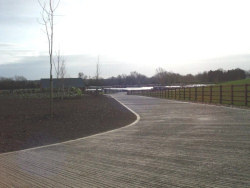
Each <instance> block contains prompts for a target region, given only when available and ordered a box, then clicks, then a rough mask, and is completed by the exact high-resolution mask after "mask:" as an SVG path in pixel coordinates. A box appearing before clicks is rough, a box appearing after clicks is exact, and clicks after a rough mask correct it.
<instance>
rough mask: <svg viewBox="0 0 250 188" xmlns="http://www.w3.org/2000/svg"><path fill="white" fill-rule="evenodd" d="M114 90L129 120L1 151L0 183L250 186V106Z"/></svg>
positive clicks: (39, 185) (59, 185)
mask: <svg viewBox="0 0 250 188" xmlns="http://www.w3.org/2000/svg"><path fill="white" fill-rule="evenodd" d="M114 97H115V98H116V99H117V100H119V101H121V102H122V103H124V104H125V105H127V106H128V107H129V108H131V109H133V110H134V111H135V112H137V113H138V114H139V115H140V117H141V120H140V121H139V122H138V123H137V124H135V125H133V126H127V127H124V128H120V129H117V130H115V131H111V132H108V133H105V134H99V135H96V136H90V137H87V138H84V139H78V140H76V141H71V142H66V143H62V144H56V145H51V146H46V147H40V148H36V149H31V150H24V151H18V152H12V153H6V154H0V187H241V188H242V187H250V111H249V110H241V109H234V108H226V107H219V106H209V105H203V104H194V103H184V102H177V101H170V100H165V99H157V98H149V97H140V96H127V95H124V94H116V95H114Z"/></svg>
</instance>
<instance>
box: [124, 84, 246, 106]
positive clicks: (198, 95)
mask: <svg viewBox="0 0 250 188" xmlns="http://www.w3.org/2000/svg"><path fill="white" fill-rule="evenodd" d="M127 94H128V95H143V96H150V97H158V98H166V99H174V100H182V101H193V102H202V103H211V104H226V105H235V106H246V107H250V84H244V85H211V86H202V87H176V88H166V89H165V88H164V89H152V90H131V91H128V93H127Z"/></svg>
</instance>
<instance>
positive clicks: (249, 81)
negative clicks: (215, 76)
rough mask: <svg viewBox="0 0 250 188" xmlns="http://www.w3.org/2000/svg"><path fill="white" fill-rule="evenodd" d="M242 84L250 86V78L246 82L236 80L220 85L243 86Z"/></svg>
mask: <svg viewBox="0 0 250 188" xmlns="http://www.w3.org/2000/svg"><path fill="white" fill-rule="evenodd" d="M242 84H250V78H248V79H244V80H235V81H230V82H224V83H221V84H218V85H242Z"/></svg>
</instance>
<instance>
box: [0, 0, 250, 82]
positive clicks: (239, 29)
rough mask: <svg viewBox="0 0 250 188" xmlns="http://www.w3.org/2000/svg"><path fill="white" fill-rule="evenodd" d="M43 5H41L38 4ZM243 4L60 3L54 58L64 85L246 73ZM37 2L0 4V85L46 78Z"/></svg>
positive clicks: (248, 53)
mask: <svg viewBox="0 0 250 188" xmlns="http://www.w3.org/2000/svg"><path fill="white" fill-rule="evenodd" d="M41 1H43V0H41ZM249 7H250V1H249V0H61V1H60V4H59V6H58V8H57V10H56V13H55V14H56V17H55V30H54V33H55V35H54V36H55V40H54V52H56V51H58V50H60V52H61V54H62V55H63V56H64V57H65V60H66V71H67V74H66V75H67V77H77V74H78V73H79V72H83V73H84V74H85V75H87V76H94V75H95V68H96V63H97V61H98V56H99V63H100V70H101V71H100V76H101V77H104V78H107V77H111V76H117V75H119V74H129V73H130V72H132V71H137V72H140V73H142V74H145V75H147V76H152V75H154V74H155V72H156V69H157V68H158V67H162V68H164V69H165V70H166V71H170V72H176V73H180V74H189V73H191V74H197V73H200V72H203V71H208V70H216V69H219V68H222V69H225V70H228V69H234V68H241V69H244V70H250V11H249ZM40 22H41V7H40V6H39V4H38V1H37V0H0V77H1V76H4V77H13V76H15V75H22V76H25V77H26V78H27V79H31V80H32V79H33V80H34V79H40V78H46V77H49V57H48V42H47V38H46V34H45V33H44V29H45V28H44V26H43V25H41V24H39V23H40Z"/></svg>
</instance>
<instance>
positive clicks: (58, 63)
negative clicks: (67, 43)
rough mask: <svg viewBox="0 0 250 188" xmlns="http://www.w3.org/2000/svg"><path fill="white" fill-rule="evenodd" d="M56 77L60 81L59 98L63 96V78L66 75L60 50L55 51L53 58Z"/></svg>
mask: <svg viewBox="0 0 250 188" xmlns="http://www.w3.org/2000/svg"><path fill="white" fill-rule="evenodd" d="M53 64H54V68H55V73H56V78H57V79H58V81H60V86H59V87H60V88H59V89H61V92H62V96H61V98H62V99H63V97H64V78H65V76H66V65H65V58H64V57H63V56H62V55H61V54H60V50H58V52H57V53H56V59H54V60H53Z"/></svg>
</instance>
